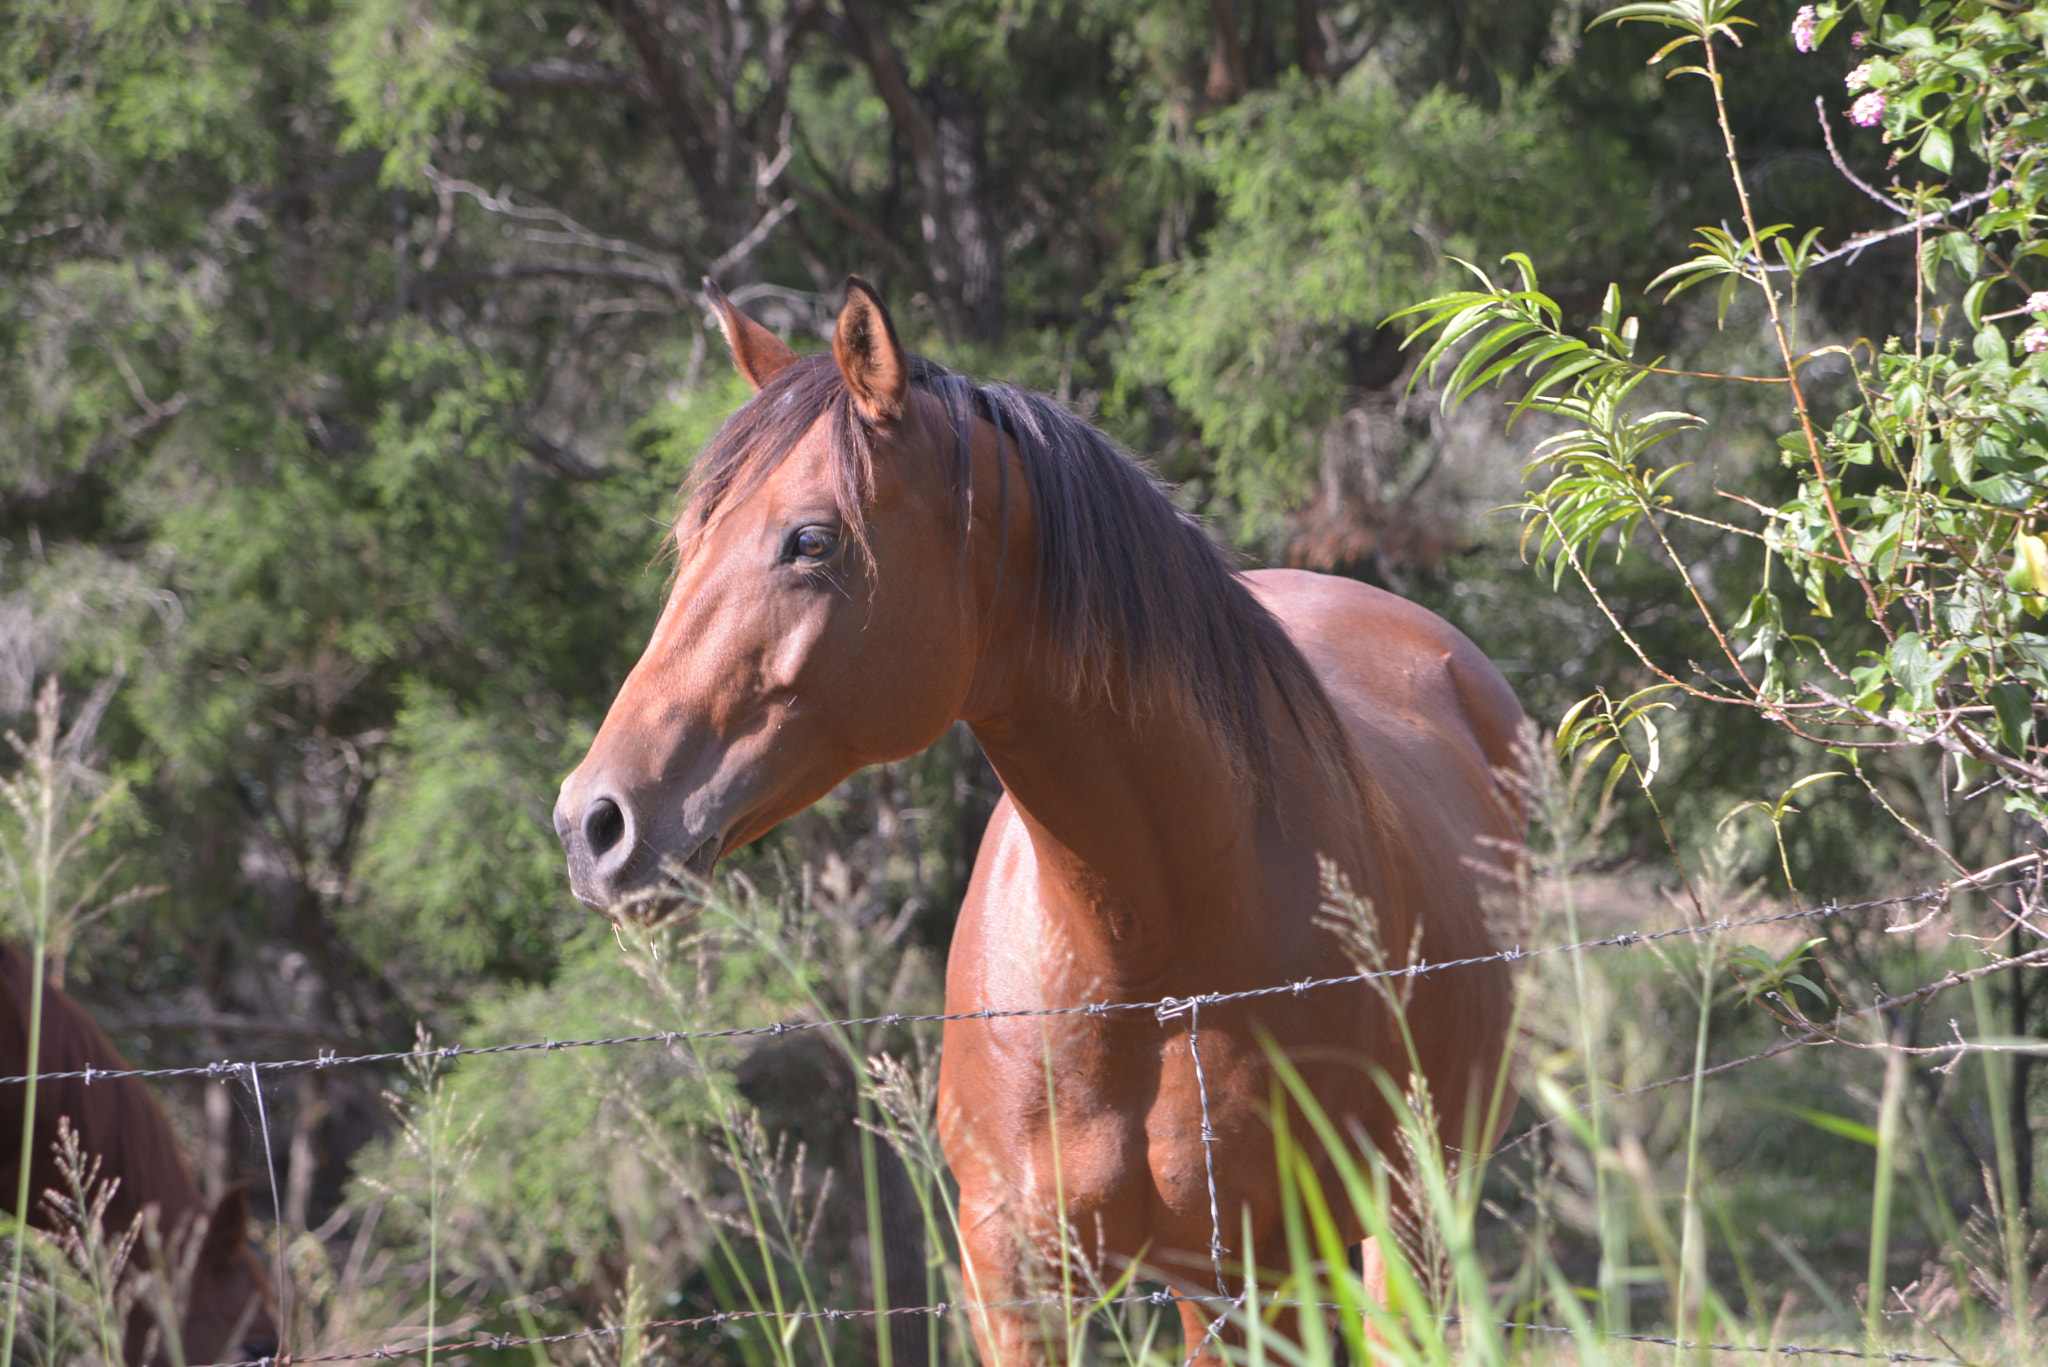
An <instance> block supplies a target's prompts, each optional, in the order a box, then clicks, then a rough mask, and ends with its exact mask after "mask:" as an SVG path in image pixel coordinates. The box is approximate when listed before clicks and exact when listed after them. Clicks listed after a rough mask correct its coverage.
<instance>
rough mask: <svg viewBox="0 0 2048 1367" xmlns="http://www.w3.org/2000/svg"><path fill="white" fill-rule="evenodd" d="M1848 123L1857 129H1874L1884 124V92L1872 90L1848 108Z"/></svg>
mask: <svg viewBox="0 0 2048 1367" xmlns="http://www.w3.org/2000/svg"><path fill="white" fill-rule="evenodd" d="M1849 121H1850V122H1851V123H1853V124H1855V125H1856V126H1857V127H1858V128H1875V127H1877V126H1878V125H1879V124H1881V123H1883V122H1884V92H1883V91H1882V90H1873V91H1871V92H1870V93H1869V94H1867V95H1864V96H1862V97H1861V98H1860V99H1858V100H1857V101H1856V103H1854V104H1852V105H1850V106H1849Z"/></svg>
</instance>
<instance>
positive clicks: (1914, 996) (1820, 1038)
mask: <svg viewBox="0 0 2048 1367" xmlns="http://www.w3.org/2000/svg"><path fill="white" fill-rule="evenodd" d="M2044 963H2048V945H2044V946H2043V947H2041V948H2040V949H2032V950H2028V951H2027V952H2026V953H2025V954H2012V955H2008V956H2007V957H2005V958H2003V959H1997V960H1994V961H1993V962H1991V963H1988V964H1984V965H1982V966H1980V967H1978V968H1972V969H1969V970H1967V971H1965V970H1962V969H1957V970H1954V971H1952V972H1949V973H1946V974H1943V975H1942V976H1941V977H1939V978H1936V979H1935V980H1934V981H1933V982H1931V983H1923V984H1921V985H1920V986H1919V987H1916V988H1914V989H1913V990H1912V991H1911V992H1901V993H1899V994H1898V995H1897V996H1895V997H1879V998H1878V999H1877V1000H1876V1001H1874V1002H1872V1003H1871V1004H1870V1005H1869V1006H1866V1007H1863V1008H1861V1009H1859V1010H1856V1011H1851V1012H1849V1013H1848V1014H1846V1015H1838V1016H1836V1017H1835V1018H1834V1019H1833V1020H1830V1021H1828V1022H1827V1023H1826V1024H1821V1023H1818V1022H1812V1021H1809V1022H1808V1023H1807V1024H1806V1026H1805V1028H1804V1029H1802V1030H1801V1031H1800V1032H1799V1033H1798V1034H1797V1035H1795V1036H1794V1037H1792V1038H1791V1039H1788V1040H1784V1041H1781V1042H1780V1043H1777V1044H1774V1045H1772V1046H1771V1047H1770V1048H1768V1049H1764V1050H1760V1051H1759V1052H1757V1053H1754V1054H1750V1055H1748V1056H1746V1057H1743V1058H1738V1059H1730V1060H1729V1061H1728V1062H1726V1063H1717V1064H1715V1065H1714V1066H1713V1067H1711V1068H1702V1069H1700V1070H1699V1071H1697V1072H1692V1073H1683V1074H1680V1075H1679V1076H1677V1077H1667V1078H1664V1079H1662V1080H1660V1081H1657V1082H1646V1083H1644V1084H1643V1085H1642V1086H1640V1087H1631V1088H1629V1089H1628V1090H1627V1091H1625V1092H1609V1093H1607V1094H1605V1095H1604V1096H1601V1097H1600V1098H1599V1099H1598V1100H1596V1101H1592V1102H1589V1103H1588V1104H1587V1105H1585V1106H1582V1107H1580V1108H1579V1109H1578V1110H1577V1111H1574V1112H1573V1113H1572V1114H1573V1115H1584V1114H1585V1113H1586V1112H1587V1111H1589V1110H1591V1109H1592V1108H1593V1107H1594V1106H1606V1105H1609V1104H1611V1103H1613V1102H1616V1101H1623V1100H1626V1099H1627V1098H1629V1097H1632V1096H1642V1095H1644V1094H1645V1093H1648V1092H1661V1091H1663V1090H1664V1089H1665V1088H1666V1087H1677V1086H1681V1085H1683V1084H1685V1083H1688V1082H1696V1081H1700V1080H1703V1079H1705V1078H1710V1077H1716V1076H1719V1075H1720V1074H1722V1073H1732V1072H1734V1071H1735V1070H1736V1069H1737V1068H1747V1067H1748V1066H1749V1065H1750V1064H1752V1063H1762V1062H1763V1061H1764V1060H1765V1059H1773V1058H1777V1057H1778V1056H1779V1055H1780V1054H1789V1053H1791V1052H1792V1051H1793V1050H1794V1049H1805V1048H1809V1047H1811V1046H1813V1045H1816V1044H1833V1043H1836V1042H1837V1041H1836V1039H1835V1036H1836V1035H1837V1034H1838V1033H1839V1032H1840V1031H1841V1028H1842V1027H1843V1026H1845V1025H1848V1024H1850V1023H1852V1022H1854V1021H1859V1020H1862V1019H1864V1018H1865V1017H1868V1016H1875V1015H1880V1014H1882V1013H1884V1012H1886V1011H1896V1010H1897V1009H1898V1008H1900V1007H1902V1006H1911V1005H1912V1004H1913V1003H1915V1002H1918V1001H1925V1000H1926V999H1927V998H1929V997H1932V996H1934V995H1936V994H1937V993H1941V992H1946V991H1947V990H1948V989H1949V988H1951V987H1962V986H1965V985H1966V984H1969V983H1972V982H1975V981H1976V980H1977V979H1979V978H1988V977H1990V976H1992V975H1993V974H1995V973H2003V972H2006V971H2007V970H2008V969H2014V968H2028V967H2032V966H2034V965H2037V964H2044ZM1861 1047H1865V1048H1879V1049H1889V1048H1893V1047H1895V1046H1892V1045H1889V1044H1885V1045H1865V1046H1861ZM1968 1048H1969V1044H1968V1042H1967V1041H1962V1042H1958V1043H1956V1044H1945V1045H1929V1046H1926V1047H1924V1048H1918V1049H1913V1050H1912V1051H1911V1052H1913V1053H1916V1054H1926V1053H1949V1052H1954V1051H1961V1050H1967V1049H1968ZM1567 1118H1568V1117H1566V1116H1562V1115H1554V1116H1552V1117H1551V1118H1550V1119H1548V1120H1540V1121H1538V1122H1537V1123H1535V1124H1534V1125H1531V1126H1530V1127H1529V1128H1528V1129H1526V1130H1524V1131H1522V1132H1521V1133H1520V1134H1518V1135H1516V1136H1515V1137H1514V1138H1513V1139H1510V1140H1509V1141H1507V1142H1506V1143H1505V1144H1502V1145H1500V1146H1499V1147H1498V1148H1496V1149H1494V1150H1492V1152H1493V1153H1494V1154H1495V1155H1499V1154H1503V1153H1511V1152H1513V1151H1514V1150H1515V1149H1516V1148H1519V1147H1520V1146H1521V1145H1523V1144H1525V1143H1527V1142H1528V1141H1529V1140H1531V1139H1533V1138H1535V1137H1536V1136H1537V1135H1539V1134H1541V1133H1543V1132H1544V1131H1545V1130H1548V1129H1549V1128H1550V1127H1551V1126H1553V1125H1556V1124H1559V1123H1561V1122H1562V1121H1564V1120H1565V1119H1567Z"/></svg>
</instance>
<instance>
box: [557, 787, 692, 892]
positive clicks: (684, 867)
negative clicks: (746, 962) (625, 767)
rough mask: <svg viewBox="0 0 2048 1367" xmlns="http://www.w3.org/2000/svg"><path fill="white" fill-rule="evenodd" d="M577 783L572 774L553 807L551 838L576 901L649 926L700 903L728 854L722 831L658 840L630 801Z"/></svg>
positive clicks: (628, 798)
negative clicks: (565, 863) (564, 858)
mask: <svg viewBox="0 0 2048 1367" xmlns="http://www.w3.org/2000/svg"><path fill="white" fill-rule="evenodd" d="M576 779H577V776H576V775H574V774H572V775H570V777H569V780H568V782H566V783H564V784H563V785H562V795H561V797H560V798H559V799H557V801H556V802H555V834H556V836H558V837H559V838H560V839H561V842H562V848H563V850H564V851H565V852H566V853H567V854H568V856H569V887H570V890H571V891H573V892H574V893H575V894H576V900H577V901H579V902H582V903H583V904H584V905H585V906H588V907H590V908H592V909H593V910H596V911H600V912H603V913H604V914H605V915H606V916H609V917H612V918H613V919H614V920H629V921H654V920H661V919H664V918H665V917H666V916H668V915H670V914H673V912H674V911H675V910H676V909H677V907H678V906H679V905H681V904H682V903H684V902H692V901H700V900H702V891H703V884H704V882H705V880H707V879H709V878H710V876H711V868H712V866H713V865H714V864H716V863H717V862H718V857H719V856H720V855H721V854H723V853H724V852H725V832H723V831H713V832H710V833H699V834H696V835H684V836H683V838H682V839H680V840H675V841H673V842H671V841H669V840H665V839H660V838H659V837H657V836H656V834H655V833H654V832H653V831H651V830H650V829H649V823H648V822H647V820H646V819H645V816H644V814H643V813H642V812H641V811H640V810H639V808H638V805H637V804H636V803H634V802H633V800H632V799H631V798H630V797H628V796H626V795H625V794H623V793H619V794H615V793H611V792H607V791H604V790H602V789H599V790H598V791H595V792H584V791H581V785H579V784H578V783H577V781H576ZM664 846H669V848H663V847H664ZM678 851H679V852H678Z"/></svg>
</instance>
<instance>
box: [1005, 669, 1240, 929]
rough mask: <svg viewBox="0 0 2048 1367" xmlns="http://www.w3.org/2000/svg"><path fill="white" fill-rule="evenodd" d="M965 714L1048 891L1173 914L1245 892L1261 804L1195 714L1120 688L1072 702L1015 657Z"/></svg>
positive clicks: (1135, 911)
mask: <svg viewBox="0 0 2048 1367" xmlns="http://www.w3.org/2000/svg"><path fill="white" fill-rule="evenodd" d="M969 724H970V726H971V727H972V728H973V730H974V732H975V736H976V738H977V739H978V740H979V741H980V742H981V745H982V749H983V751H984V752H985V753H986V754H987V756H988V759H989V763H990V764H991V765H992V766H993V767H994V769H995V771H996V774H997V776H998V777H1000V778H1001V779H1002V781H1003V787H1004V789H1005V791H1006V792H1007V793H1008V794H1009V797H1010V800H1011V801H1012V803H1014V804H1015V806H1016V808H1017V809H1018V812H1019V814H1020V815H1021V816H1022V817H1023V819H1024V823H1025V827H1026V829H1027V830H1028V831H1029V832H1030V835H1031V841H1032V846H1033V849H1034V851H1035V853H1036V855H1037V859H1038V865H1039V877H1040V880H1041V884H1042V885H1043V884H1045V883H1047V882H1048V881H1049V882H1050V884H1051V885H1052V890H1053V891H1054V893H1055V895H1056V896H1057V895H1059V894H1061V893H1064V894H1065V897H1066V900H1067V901H1068V902H1069V903H1070V904H1075V905H1089V906H1098V907H1103V908H1108V907H1111V906H1112V905H1113V907H1114V909H1115V914H1116V915H1118V916H1134V917H1136V918H1138V919H1139V920H1140V921H1145V920H1159V921H1162V922H1169V923H1170V922H1180V923H1182V924H1183V925H1184V923H1185V920H1186V918H1188V917H1190V916H1199V915H1202V914H1204V912H1205V911H1206V912H1207V913H1208V914H1217V913H1221V912H1227V910H1228V909H1229V908H1230V907H1232V906H1235V905H1237V904H1239V903H1241V902H1242V901H1243V900H1244V899H1245V898H1248V897H1250V896H1251V895H1252V891H1253V880H1254V879H1255V878H1256V877H1257V874H1258V867H1257V865H1258V857H1259V852H1258V840H1257V835H1258V832H1259V823H1260V818H1261V812H1260V809H1259V806H1258V804H1257V802H1256V800H1255V799H1254V798H1253V796H1252V795H1251V794H1250V793H1249V792H1248V791H1247V789H1246V785H1245V784H1244V783H1243V781H1242V779H1241V777H1240V776H1239V775H1238V774H1237V773H1236V772H1235V770H1234V766H1233V765H1232V762H1231V758H1230V756H1229V754H1228V753H1227V751H1226V750H1225V748H1224V746H1223V745H1222V744H1221V743H1220V742H1219V741H1218V739H1217V738H1216V737H1215V736H1214V735H1213V734H1211V732H1210V730H1209V729H1208V728H1207V727H1204V726H1201V725H1199V724H1196V723H1195V722H1193V721H1192V720H1191V719H1188V718H1185V717H1183V716H1180V715H1178V714H1177V712H1176V711H1174V710H1170V709H1166V708H1158V709H1153V710H1151V711H1149V712H1139V711H1137V710H1136V709H1134V708H1133V707H1132V705H1131V702H1130V700H1129V699H1128V698H1127V697H1115V696H1112V697H1109V698H1104V699H1100V700H1095V701H1087V702H1079V703H1077V702H1076V701H1075V700H1074V699H1072V698H1071V697H1070V696H1068V695H1067V693H1066V690H1065V688H1064V686H1063V685H1062V684H1061V683H1060V682H1058V681H1055V680H1052V679H1050V678H1046V677H1043V676H1042V672H1041V671H1036V670H1033V669H1031V668H1029V667H1028V666H1027V667H1025V668H1024V669H1022V670H1021V671H1020V677H1018V678H1016V679H1014V680H1012V688H1011V689H1010V690H1009V693H1008V697H1007V705H1006V706H1005V707H1003V708H1002V709H1001V710H1000V711H998V712H993V713H990V714H986V715H983V716H980V717H978V718H971V719H970V721H969ZM1187 928H1189V929H1192V928H1193V927H1187Z"/></svg>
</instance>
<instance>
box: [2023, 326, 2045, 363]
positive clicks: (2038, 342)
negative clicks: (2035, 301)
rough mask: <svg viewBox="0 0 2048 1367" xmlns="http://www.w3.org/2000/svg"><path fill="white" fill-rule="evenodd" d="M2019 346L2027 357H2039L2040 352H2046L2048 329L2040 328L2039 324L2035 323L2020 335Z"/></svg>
mask: <svg viewBox="0 0 2048 1367" xmlns="http://www.w3.org/2000/svg"><path fill="white" fill-rule="evenodd" d="M2020 346H2021V347H2023V348H2025V350H2026V353H2027V354H2028V355H2029V356H2035V355H2039V354H2040V353H2041V352H2044V351H2048V327H2042V326H2041V325H2040V324H2039V323H2036V324H2034V325H2033V326H2032V327H2030V328H2028V329H2027V330H2026V331H2025V332H2022V333H2021V334H2020Z"/></svg>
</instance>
